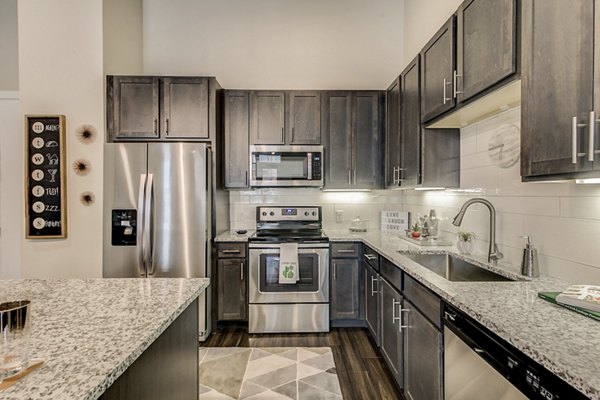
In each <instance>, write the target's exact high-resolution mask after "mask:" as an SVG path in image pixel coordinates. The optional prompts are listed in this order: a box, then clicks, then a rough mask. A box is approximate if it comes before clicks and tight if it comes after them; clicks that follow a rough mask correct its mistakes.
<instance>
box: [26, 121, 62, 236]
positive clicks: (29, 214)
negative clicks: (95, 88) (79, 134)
mask: <svg viewBox="0 0 600 400" xmlns="http://www.w3.org/2000/svg"><path fill="white" fill-rule="evenodd" d="M65 128H66V126H65V116H64V115H26V116H25V141H26V143H25V173H26V176H25V191H26V192H25V203H26V204H25V214H26V218H25V219H26V221H25V223H26V230H25V231H26V237H27V239H56V238H66V237H67V192H66V187H67V184H66V171H65V165H66V159H65V158H66V142H65V140H66V139H65Z"/></svg>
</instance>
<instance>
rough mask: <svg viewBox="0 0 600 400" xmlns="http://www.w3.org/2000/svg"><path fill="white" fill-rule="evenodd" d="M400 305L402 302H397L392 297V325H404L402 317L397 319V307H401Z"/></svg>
mask: <svg viewBox="0 0 600 400" xmlns="http://www.w3.org/2000/svg"><path fill="white" fill-rule="evenodd" d="M399 305H400V302H399V301H396V299H394V298H393V297H392V325H393V324H395V323H396V321H398V322H400V325H402V321H401V319H400V318H401V317H400V316H398V317H396V306H399ZM400 329H402V328H400Z"/></svg>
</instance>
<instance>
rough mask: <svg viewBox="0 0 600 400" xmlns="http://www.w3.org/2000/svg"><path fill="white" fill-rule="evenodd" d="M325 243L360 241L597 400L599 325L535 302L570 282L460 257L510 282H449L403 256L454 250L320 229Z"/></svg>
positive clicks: (374, 233) (388, 236)
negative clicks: (525, 274)
mask: <svg viewBox="0 0 600 400" xmlns="http://www.w3.org/2000/svg"><path fill="white" fill-rule="evenodd" d="M324 230H325V233H326V234H327V236H328V237H329V240H330V241H331V242H348V241H356V242H363V243H365V244H367V245H369V246H371V247H372V248H373V249H375V250H376V251H377V252H379V254H381V255H382V256H384V257H385V258H387V259H388V260H390V261H392V262H393V263H394V264H395V265H397V266H398V267H399V268H401V269H402V270H403V271H404V272H405V273H407V274H409V275H410V276H412V277H413V278H415V279H416V280H417V281H419V282H420V283H422V284H423V285H425V286H426V287H428V288H429V289H431V290H432V291H433V292H435V293H436V294H438V295H439V296H440V297H441V298H442V299H444V300H445V301H447V302H448V303H450V304H452V305H454V306H455V307H457V308H458V309H460V310H461V311H463V312H465V313H466V314H467V315H470V316H471V317H472V318H474V319H475V320H477V321H478V322H480V323H481V324H482V325H484V326H486V327H487V328H489V329H490V330H492V331H493V332H495V333H496V334H497V335H498V336H500V337H502V338H503V339H505V340H506V341H508V342H509V343H511V344H512V345H513V346H515V347H516V348H517V349H519V350H521V351H522V352H523V353H525V354H527V355H528V356H530V357H531V358H532V359H534V360H535V361H537V362H538V363H540V364H541V365H543V366H544V367H546V368H547V369H548V370H550V371H552V372H554V373H555V374H556V375H558V376H559V377H561V378H562V379H564V380H565V381H566V382H567V383H569V384H570V385H572V386H573V387H575V388H577V389H578V390H580V391H581V392H583V393H584V394H585V395H587V396H588V397H590V398H592V399H598V400H600V374H599V373H598V372H597V368H595V366H596V364H597V362H598V360H600V323H599V322H598V321H594V320H592V319H590V318H587V317H584V316H582V315H579V314H577V313H574V312H572V311H569V310H567V309H565V308H562V307H559V306H556V305H553V304H550V303H548V302H546V301H544V300H542V299H540V298H538V296H537V293H538V292H540V291H562V290H564V289H565V288H566V287H567V286H569V285H570V284H571V282H566V281H563V280H560V279H556V278H552V277H549V276H543V275H542V276H541V277H540V278H535V279H527V278H525V277H523V276H522V275H520V272H519V267H518V266H514V265H509V264H506V263H502V262H500V263H499V264H498V266H496V267H493V266H490V265H488V264H487V262H486V257H485V256H483V255H474V256H468V257H464V256H461V255H458V256H459V257H463V258H466V259H468V260H469V261H472V262H474V263H475V264H479V265H482V266H485V267H486V268H488V269H491V270H494V271H495V272H499V273H500V274H502V275H505V276H508V277H512V278H513V279H518V280H517V281H515V282H451V281H449V280H446V279H444V278H442V277H441V276H439V275H437V274H436V273H434V272H432V271H430V270H428V269H427V268H425V267H423V266H421V265H419V264H417V263H416V262H414V261H412V260H411V259H409V258H408V257H406V256H405V254H418V253H453V254H458V253H457V250H456V247H455V246H419V245H417V244H414V243H411V242H409V241H407V240H404V239H401V238H399V237H397V235H394V234H389V233H381V232H379V231H369V232H365V233H352V232H350V231H349V230H348V229H346V228H344V229H338V228H330V227H326V228H325V229H324Z"/></svg>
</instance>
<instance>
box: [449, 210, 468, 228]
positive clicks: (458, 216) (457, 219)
mask: <svg viewBox="0 0 600 400" xmlns="http://www.w3.org/2000/svg"><path fill="white" fill-rule="evenodd" d="M464 216H465V211H464V210H460V211H459V212H458V214H456V217H454V219H453V220H452V225H454V226H460V224H462V220H463V217H464Z"/></svg>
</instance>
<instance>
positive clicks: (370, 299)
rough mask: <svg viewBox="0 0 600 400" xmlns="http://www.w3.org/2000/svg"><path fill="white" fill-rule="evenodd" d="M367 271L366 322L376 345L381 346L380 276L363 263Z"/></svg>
mask: <svg viewBox="0 0 600 400" xmlns="http://www.w3.org/2000/svg"><path fill="white" fill-rule="evenodd" d="M363 268H364V271H365V299H366V300H365V302H366V306H365V320H366V322H367V328H368V329H369V332H370V333H371V336H372V337H373V339H375V343H377V346H379V301H380V300H379V274H377V273H376V272H375V271H374V270H373V269H372V268H370V267H369V266H367V264H366V263H363Z"/></svg>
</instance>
